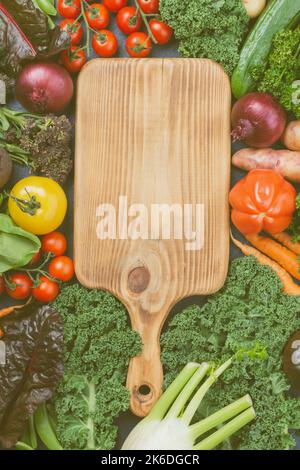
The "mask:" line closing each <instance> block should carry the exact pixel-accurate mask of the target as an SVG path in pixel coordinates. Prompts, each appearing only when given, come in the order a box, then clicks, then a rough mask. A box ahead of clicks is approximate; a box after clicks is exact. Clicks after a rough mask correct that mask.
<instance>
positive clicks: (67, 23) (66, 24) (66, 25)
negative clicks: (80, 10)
mask: <svg viewBox="0 0 300 470" xmlns="http://www.w3.org/2000/svg"><path fill="white" fill-rule="evenodd" d="M60 29H62V30H63V31H65V32H66V33H68V35H69V36H70V38H71V44H72V46H76V45H77V44H79V43H80V41H81V39H82V34H83V31H82V26H81V24H80V23H79V21H75V20H73V19H65V20H63V21H61V23H60Z"/></svg>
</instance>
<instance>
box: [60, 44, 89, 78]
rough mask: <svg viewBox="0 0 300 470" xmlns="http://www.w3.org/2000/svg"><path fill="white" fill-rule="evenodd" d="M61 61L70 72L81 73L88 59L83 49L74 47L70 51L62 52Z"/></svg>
mask: <svg viewBox="0 0 300 470" xmlns="http://www.w3.org/2000/svg"><path fill="white" fill-rule="evenodd" d="M60 60H61V63H62V64H63V66H64V67H65V68H66V69H67V70H68V71H69V72H71V73H77V72H80V70H81V69H82V67H83V66H84V64H85V63H86V60H87V58H86V54H85V52H84V50H83V49H80V48H78V47H76V46H72V47H71V48H70V49H67V50H65V51H62V53H61V55H60Z"/></svg>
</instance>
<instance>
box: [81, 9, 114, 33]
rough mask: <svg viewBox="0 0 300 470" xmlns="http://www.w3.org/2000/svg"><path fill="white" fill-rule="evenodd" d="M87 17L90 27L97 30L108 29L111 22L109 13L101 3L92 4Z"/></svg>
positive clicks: (86, 13) (87, 11)
mask: <svg viewBox="0 0 300 470" xmlns="http://www.w3.org/2000/svg"><path fill="white" fill-rule="evenodd" d="M85 16H86V19H87V22H88V24H89V25H90V27H91V28H93V29H97V30H100V29H104V28H106V27H107V26H108V25H109V22H110V16H109V12H108V10H107V8H105V6H104V5H102V4H101V3H92V5H90V6H89V7H88V9H87V10H86V12H85Z"/></svg>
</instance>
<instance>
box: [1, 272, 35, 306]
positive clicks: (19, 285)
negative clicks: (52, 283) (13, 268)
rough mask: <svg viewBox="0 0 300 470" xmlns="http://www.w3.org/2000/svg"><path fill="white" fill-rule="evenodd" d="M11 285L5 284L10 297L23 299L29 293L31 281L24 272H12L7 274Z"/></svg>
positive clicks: (26, 297)
mask: <svg viewBox="0 0 300 470" xmlns="http://www.w3.org/2000/svg"><path fill="white" fill-rule="evenodd" d="M8 280H9V282H10V283H11V284H12V286H11V287H10V286H8V285H6V286H5V289H6V292H7V293H8V295H9V296H10V297H11V298H12V299H16V300H25V299H28V297H29V296H30V294H31V289H32V286H33V282H32V280H31V279H30V277H29V276H28V274H26V273H14V274H12V275H11V276H9V279H8ZM13 285H14V286H13Z"/></svg>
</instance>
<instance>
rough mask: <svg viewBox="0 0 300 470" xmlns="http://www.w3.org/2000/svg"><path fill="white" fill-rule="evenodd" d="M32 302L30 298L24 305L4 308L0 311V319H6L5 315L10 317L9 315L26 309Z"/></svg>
mask: <svg viewBox="0 0 300 470" xmlns="http://www.w3.org/2000/svg"><path fill="white" fill-rule="evenodd" d="M31 302H32V298H30V299H29V300H28V301H27V302H26V304H23V305H14V306H13V307H6V308H3V309H2V310H0V318H4V317H7V315H10V314H11V313H14V312H15V311H16V310H21V309H22V308H24V307H26V305H29V304H30V303H31Z"/></svg>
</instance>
